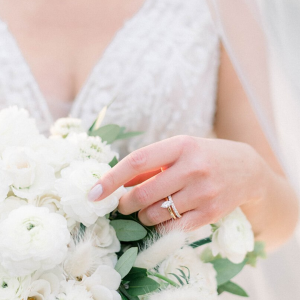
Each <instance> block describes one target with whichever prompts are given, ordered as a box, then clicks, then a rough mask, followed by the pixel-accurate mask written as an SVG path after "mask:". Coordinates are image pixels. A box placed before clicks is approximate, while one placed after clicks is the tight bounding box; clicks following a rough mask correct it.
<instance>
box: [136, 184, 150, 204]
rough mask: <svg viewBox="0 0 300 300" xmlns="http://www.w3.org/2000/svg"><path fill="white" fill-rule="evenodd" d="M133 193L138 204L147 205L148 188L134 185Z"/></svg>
mask: <svg viewBox="0 0 300 300" xmlns="http://www.w3.org/2000/svg"><path fill="white" fill-rule="evenodd" d="M134 194H135V199H136V201H137V203H138V204H139V205H140V206H142V207H144V206H147V204H148V203H149V199H150V193H149V190H148V189H146V188H144V187H136V190H135V193H134Z"/></svg>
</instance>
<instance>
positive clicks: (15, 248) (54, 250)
mask: <svg viewBox="0 0 300 300" xmlns="http://www.w3.org/2000/svg"><path fill="white" fill-rule="evenodd" d="M69 240H70V233H69V231H68V228H67V221H66V220H65V219H64V218H63V217H62V216H61V215H59V214H55V213H50V212H49V210H48V209H47V208H44V207H34V206H31V205H26V206H21V207H19V208H18V209H15V210H13V211H12V212H11V213H10V214H9V215H8V217H7V218H6V219H4V220H3V221H2V222H1V223H0V261H1V264H2V266H3V267H4V268H5V269H7V270H8V271H9V273H10V274H11V275H14V276H25V275H28V274H31V273H32V272H34V271H35V270H38V269H44V270H47V269H51V268H53V267H54V266H56V265H57V264H60V263H61V262H62V261H63V259H64V258H65V256H66V253H67V244H68V243H69Z"/></svg>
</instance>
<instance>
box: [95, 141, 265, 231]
mask: <svg viewBox="0 0 300 300" xmlns="http://www.w3.org/2000/svg"><path fill="white" fill-rule="evenodd" d="M161 168H162V169H163V170H164V172H161V171H160V169H161ZM265 168H267V165H266V164H265V163H264V161H263V160H262V159H261V157H260V156H259V155H258V154H257V153H256V151H255V150H254V149H253V148H252V147H250V146H248V145H247V144H244V143H238V142H232V141H226V140H218V139H203V138H195V137H190V136H176V137H173V138H170V139H167V140H164V141H161V142H158V143H155V144H152V145H150V146H147V147H144V148H142V149H139V150H137V151H134V152H133V153H131V154H130V155H128V156H127V157H125V158H124V159H123V160H122V161H121V162H119V163H118V164H117V165H116V166H115V167H114V168H113V169H112V170H111V171H110V172H108V173H107V174H105V176H104V177H102V178H101V179H100V180H99V182H98V185H96V186H95V188H94V189H93V190H92V191H91V193H90V196H91V198H93V199H91V200H94V201H95V200H96V201H101V199H104V198H105V197H107V196H108V195H109V194H111V193H112V192H113V191H114V190H116V189H117V188H118V187H119V186H121V185H126V186H131V185H136V184H138V185H136V186H135V187H134V188H133V189H132V190H130V191H129V192H128V193H127V194H125V195H124V196H123V197H122V198H121V199H120V204H119V211H120V212H121V213H122V214H125V215H128V214H131V213H133V212H136V211H139V219H140V221H141V222H142V223H143V224H144V225H147V226H151V225H158V224H160V223H165V226H167V227H168V226H170V225H171V223H170V222H168V221H169V220H170V219H171V216H170V214H169V212H168V210H167V209H165V208H162V207H161V205H162V203H163V202H164V198H166V197H167V196H168V195H172V198H173V201H174V203H175V206H176V208H177V210H178V211H179V213H180V214H182V218H181V219H178V220H176V224H178V225H179V226H182V227H184V228H186V229H188V230H192V229H195V228H197V227H200V226H202V225H205V224H209V223H214V222H216V221H217V220H218V219H220V218H221V217H222V216H224V215H225V214H228V213H229V212H231V211H232V210H233V209H235V208H236V207H237V206H240V205H242V204H245V203H250V202H253V203H254V202H257V201H260V200H261V199H263V198H264V183H263V178H264V176H263V175H264V171H265ZM100 185H101V186H100ZM95 191H96V192H97V191H98V192H100V193H101V192H102V193H101V195H99V193H98V194H97V193H95Z"/></svg>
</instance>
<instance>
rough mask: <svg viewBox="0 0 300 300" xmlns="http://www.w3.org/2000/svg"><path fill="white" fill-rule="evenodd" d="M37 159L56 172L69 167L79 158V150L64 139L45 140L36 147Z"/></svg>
mask: <svg viewBox="0 0 300 300" xmlns="http://www.w3.org/2000/svg"><path fill="white" fill-rule="evenodd" d="M35 152H36V155H37V157H38V158H39V159H40V160H42V161H44V162H45V163H47V164H48V165H50V166H51V167H53V168H54V170H55V172H59V171H60V170H61V169H63V168H65V167H67V166H68V165H69V164H70V162H71V161H73V160H75V158H76V157H78V156H79V149H78V148H77V147H74V145H73V144H72V143H70V142H69V141H67V140H66V139H64V138H60V137H55V138H50V139H45V141H43V142H41V143H40V144H39V145H36V146H35Z"/></svg>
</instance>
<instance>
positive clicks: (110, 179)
mask: <svg viewBox="0 0 300 300" xmlns="http://www.w3.org/2000/svg"><path fill="white" fill-rule="evenodd" d="M103 183H105V185H106V186H107V187H109V188H112V187H114V186H115V179H114V176H113V174H112V172H111V171H110V172H107V173H106V174H105V176H104V181H103Z"/></svg>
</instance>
